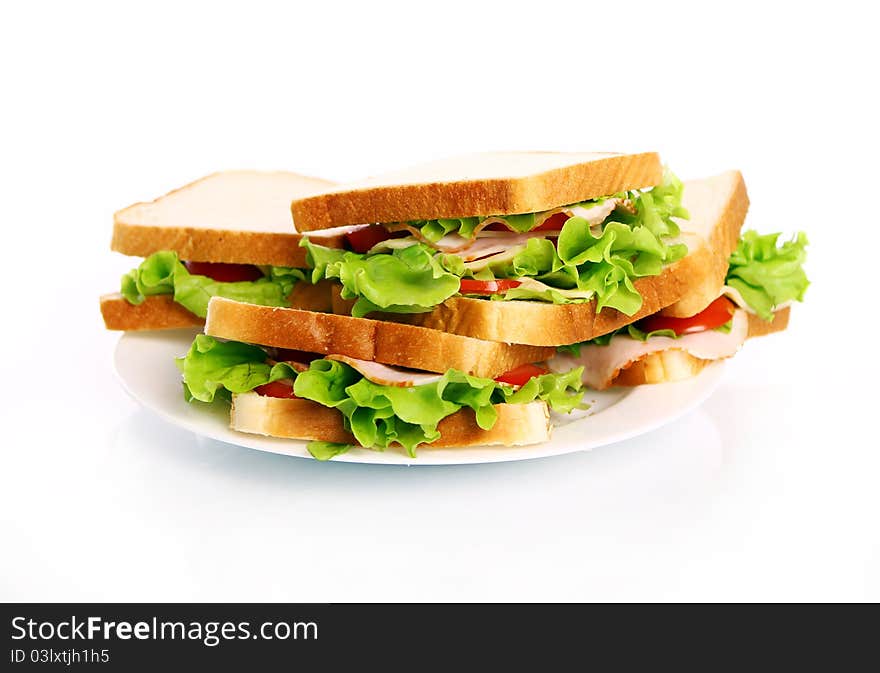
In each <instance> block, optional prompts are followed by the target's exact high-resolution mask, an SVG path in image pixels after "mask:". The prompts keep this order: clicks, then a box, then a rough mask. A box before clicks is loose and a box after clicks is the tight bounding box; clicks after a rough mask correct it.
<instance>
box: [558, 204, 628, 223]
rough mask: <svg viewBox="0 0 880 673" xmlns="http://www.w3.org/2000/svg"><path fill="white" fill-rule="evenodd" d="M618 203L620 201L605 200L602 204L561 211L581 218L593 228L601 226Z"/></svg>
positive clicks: (579, 206) (570, 207)
mask: <svg viewBox="0 0 880 673" xmlns="http://www.w3.org/2000/svg"><path fill="white" fill-rule="evenodd" d="M619 202H621V199H606V200H605V201H602V203H597V204H595V205H592V206H589V207H588V206H584V205H577V206H569V207H568V208H564V209H563V210H566V211H568V212H570V213H571V214H572V215H577V216H578V217H582V218H584V219H585V220H586V221H587V222H588V223H589V224H590V226H595V225H597V224H602V223H603V222H604V221H605V219H606V218H607V217H608V216H609V215H610V214H611V211H612V210H614V209H615V208H616V207H617V204H618V203H619Z"/></svg>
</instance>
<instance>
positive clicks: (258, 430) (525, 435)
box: [229, 393, 550, 451]
mask: <svg viewBox="0 0 880 673" xmlns="http://www.w3.org/2000/svg"><path fill="white" fill-rule="evenodd" d="M495 410H496V411H497V412H498V420H497V421H496V422H495V425H494V426H493V427H492V429H491V430H483V429H482V428H480V427H479V426H478V425H477V422H476V420H475V418H474V412H473V411H472V410H471V409H461V410H459V411H457V412H456V413H454V414H452V415H451V416H447V417H446V418H444V419H443V420H442V421H440V424H439V425H438V426H437V430H438V431H439V432H440V439H438V440H437V441H436V442H432V443H431V444H423V445H422V446H420V447H418V448H417V451H424V450H426V449H430V448H431V447H456V446H459V447H460V446H488V445H499V444H500V445H503V446H522V445H525V444H538V443H540V442H546V441H547V440H549V439H550V414H549V411H548V409H547V405H546V404H545V403H544V402H530V403H528V404H496V405H495ZM342 420H343V416H342V414H341V413H339V412H338V411H337V410H336V409H331V408H329V407H325V406H323V405H320V404H318V403H317V402H312V401H310V400H303V399H281V398H276V397H263V396H261V395H258V394H256V393H244V394H241V395H233V396H232V411H231V413H230V422H229V427H230V428H232V429H233V430H237V431H239V432H249V433H253V434H258V435H268V436H271V437H283V438H287V439H303V440H321V441H325V442H338V443H341V444H354V443H355V440H354V437H353V436H352V435H351V434H349V433H348V432H346V431H345V429H344V427H343V425H342Z"/></svg>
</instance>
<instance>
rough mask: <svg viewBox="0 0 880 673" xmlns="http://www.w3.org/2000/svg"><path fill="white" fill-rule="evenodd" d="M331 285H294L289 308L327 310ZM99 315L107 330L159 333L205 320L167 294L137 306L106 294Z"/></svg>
mask: <svg viewBox="0 0 880 673" xmlns="http://www.w3.org/2000/svg"><path fill="white" fill-rule="evenodd" d="M331 285H332V284H331V281H329V280H322V281H320V282H319V283H316V284H315V285H312V284H311V283H297V284H296V285H294V286H293V291H292V292H291V293H290V297H289V300H290V305H291V306H292V307H293V308H299V309H303V310H306V311H330V310H331V309H332V299H331V298H332V295H331ZM101 315H102V316H103V318H104V326H105V327H106V328H107V329H110V330H124V331H140V330H161V329H175V328H178V327H200V326H201V325H204V324H205V321H204V319H202V318H200V317H198V316H197V315H195V314H193V313H190V312H189V311H188V310H187V309H185V308H184V307H183V306H181V305H180V304H178V303H176V302H175V301H174V300H173V299H172V298H171V295H170V294H160V295H153V296H150V297H147V298H146V299H145V300H144V301H143V302H142V303H140V304H137V305H135V304H130V303H129V302H128V301H127V300H126V299H125V297H123V296H122V295H121V294H119V293H113V294H105V295H103V296H102V297H101Z"/></svg>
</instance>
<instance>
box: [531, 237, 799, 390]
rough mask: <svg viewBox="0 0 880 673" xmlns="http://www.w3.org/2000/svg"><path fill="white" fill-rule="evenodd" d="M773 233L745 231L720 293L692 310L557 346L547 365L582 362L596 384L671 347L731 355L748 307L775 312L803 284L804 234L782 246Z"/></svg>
mask: <svg viewBox="0 0 880 673" xmlns="http://www.w3.org/2000/svg"><path fill="white" fill-rule="evenodd" d="M779 236H780V234H778V233H777V234H766V235H760V234H758V233H757V232H755V231H747V232H745V233H744V234H743V235H742V237H741V238H740V240H739V242H738V244H737V248H736V250H735V251H734V253H733V254H732V255H731V257H730V261H729V267H728V272H727V277H726V279H725V285H724V287H723V288H722V290H721V294H720V296H719V297H718V299H716V300H715V301H713V302H712V303H711V304H709V306H708V307H706V308H705V309H704V310H703V311H701V312H700V313H698V314H697V315H694V316H691V317H690V318H670V317H665V316H661V315H653V316H649V317H647V318H644V319H642V320H640V321H638V322H636V323H634V324H632V325H628V326H626V327H622V328H620V329H618V330H616V331H614V332H611V333H609V334H605V335H603V336H601V337H598V338H596V339H592V340H591V341H586V342H583V343H580V344H573V345H571V346H561V347H559V348H557V355H556V356H555V357H553V358H552V359H551V360H550V361H549V362H548V366H549V367H550V369H551V370H553V371H568V370H569V369H571V368H572V367H577V366H580V367H583V379H582V380H583V382H584V383H585V384H586V385H587V386H589V387H591V388H594V389H597V390H601V389H603V388H607V387H608V386H610V385H612V384H613V380H614V378H615V377H616V376H617V375H618V373H619V372H620V371H621V370H623V369H625V368H627V367H629V366H631V365H632V364H633V363H635V362H638V361H639V360H641V359H643V358H645V357H646V356H648V355H650V354H652V353H658V352H661V351H666V350H674V349H677V350H682V351H684V352H686V353H688V354H690V355H692V356H693V357H695V358H698V359H701V360H719V359H722V358H727V357H731V356H732V355H734V354H736V352H737V351H738V350H739V348H740V347H741V346H742V344H743V343H744V342H745V340H746V338H747V337H748V334H749V319H748V314H749V313H751V314H754V315H757V316H759V317H760V318H761V319H763V320H765V321H771V320H773V317H774V312H775V311H778V310H780V309H781V308H783V307H784V306H788V305H790V304H791V303H792V302H793V301H803V297H804V293H805V292H806V289H807V287H808V285H809V281H808V280H807V276H806V273H805V272H804V269H803V263H804V261H805V260H806V245H807V238H806V235H805V234H803V232H801V233H799V234H797V236H795V238H793V239H792V240H790V241H784V242H783V243H782V244H781V245H780V244H779V242H778V239H779Z"/></svg>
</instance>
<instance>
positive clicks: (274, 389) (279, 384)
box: [254, 381, 296, 400]
mask: <svg viewBox="0 0 880 673" xmlns="http://www.w3.org/2000/svg"><path fill="white" fill-rule="evenodd" d="M254 390H255V391H256V392H257V394H258V395H262V396H263V397H281V398H283V399H289V400H292V399H295V398H296V395H294V394H293V386H292V385H291V384H290V383H286V382H284V381H272V382H271V383H264V384H263V385H261V386H257V387H256V388H254Z"/></svg>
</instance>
